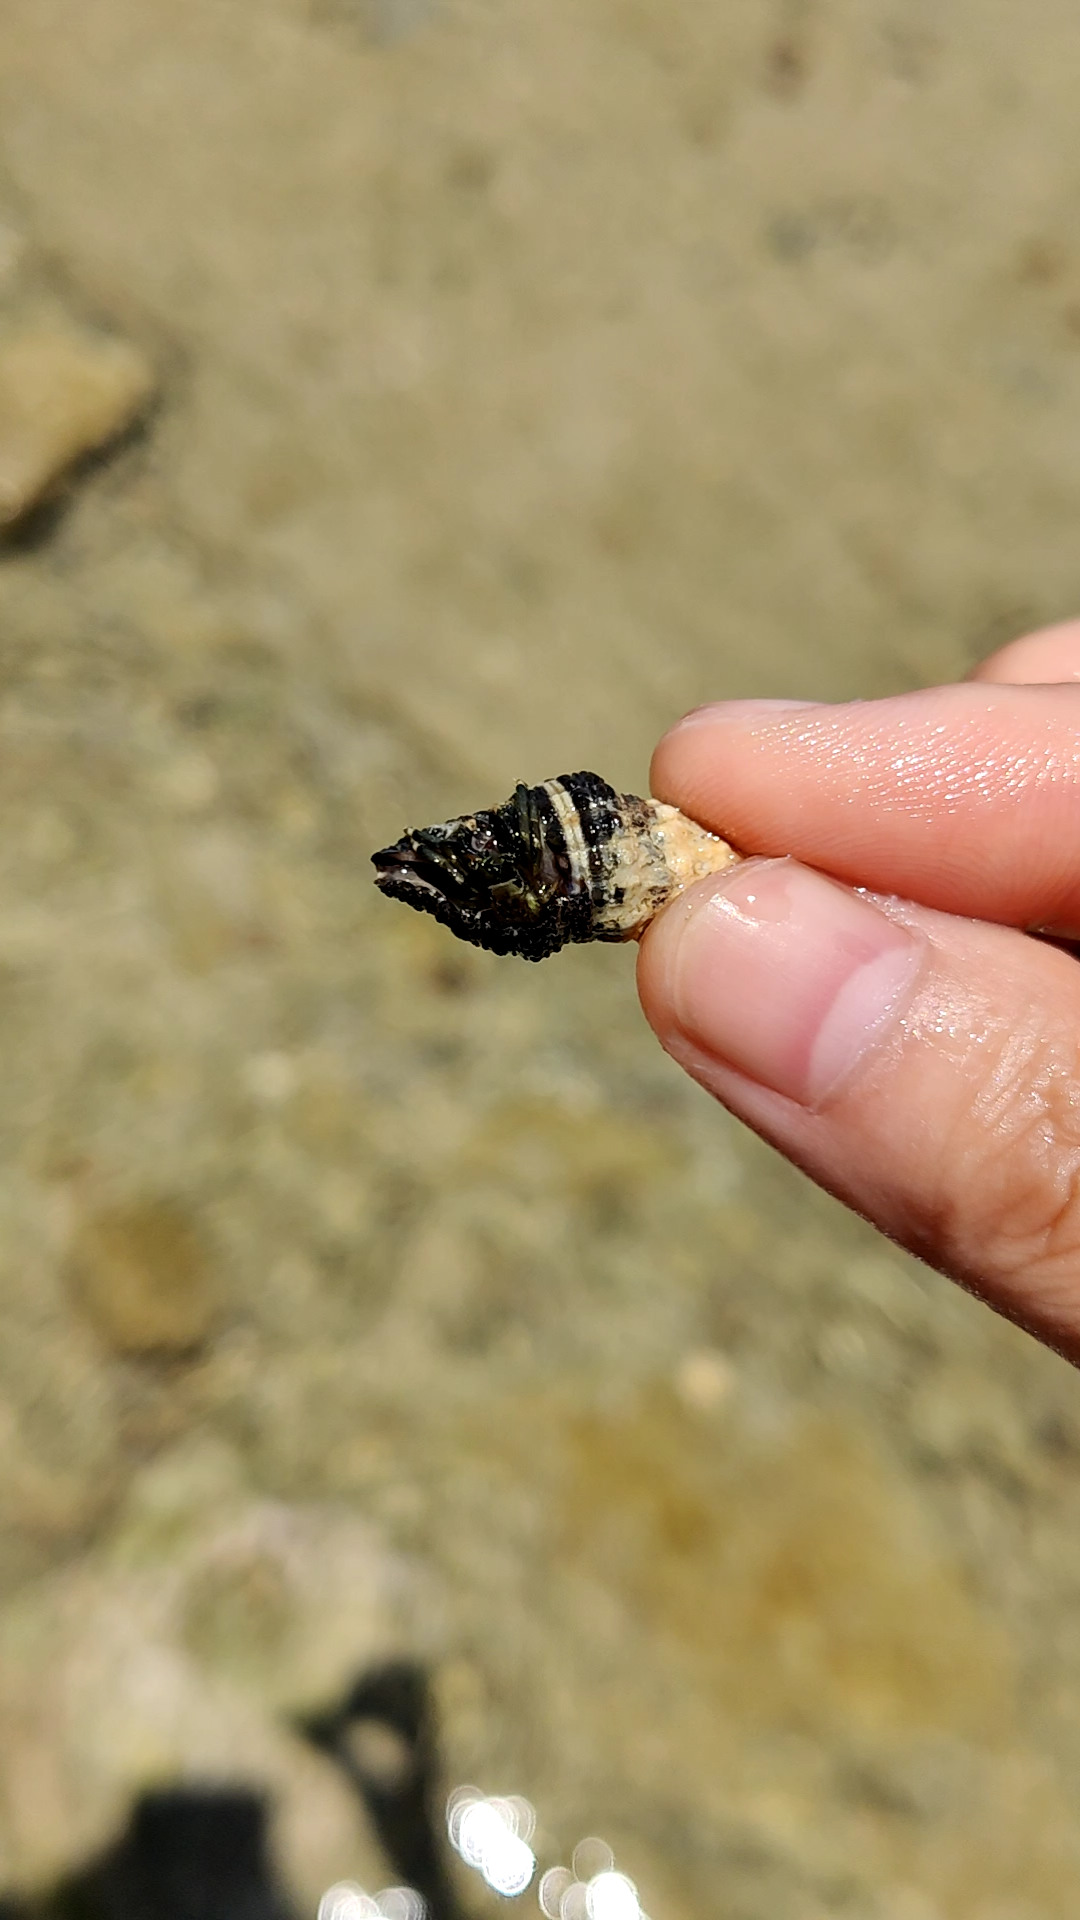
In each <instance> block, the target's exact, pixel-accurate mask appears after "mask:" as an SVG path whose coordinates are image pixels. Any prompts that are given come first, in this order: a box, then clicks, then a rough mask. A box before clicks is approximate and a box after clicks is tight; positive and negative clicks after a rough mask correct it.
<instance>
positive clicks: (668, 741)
mask: <svg viewBox="0 0 1080 1920" xmlns="http://www.w3.org/2000/svg"><path fill="white" fill-rule="evenodd" d="M822 704H823V702H821V701H820V700H712V701H709V702H707V703H706V704H705V705H704V706H700V707H691V709H690V711H689V713H684V714H683V715H682V717H681V719H679V720H676V722H675V724H674V726H671V727H669V728H668V730H667V732H666V733H665V734H664V735H663V736H662V737H661V739H660V742H659V744H658V746H657V747H656V750H655V752H654V753H653V756H652V760H651V762H650V764H649V791H650V793H652V794H653V795H654V796H655V798H656V799H657V800H666V801H670V802H671V803H672V804H673V805H675V806H685V804H686V797H687V774H688V772H689V774H690V778H691V780H692V781H693V780H694V779H695V777H696V775H697V772H698V768H699V766H700V764H701V752H702V747H703V746H706V753H707V755H708V756H710V757H711V754H712V751H713V748H714V747H715V746H718V745H720V743H721V742H722V740H723V739H724V737H725V735H726V736H727V738H728V741H729V743H733V736H734V734H735V733H736V732H738V733H741V734H743V735H745V734H746V733H748V732H749V731H751V730H752V728H753V726H754V724H755V722H760V721H769V720H771V719H776V718H782V716H783V715H784V714H785V713H792V712H795V711H797V710H798V709H805V708H807V707H819V706H821V705H822ZM706 743H707V745H706Z"/></svg>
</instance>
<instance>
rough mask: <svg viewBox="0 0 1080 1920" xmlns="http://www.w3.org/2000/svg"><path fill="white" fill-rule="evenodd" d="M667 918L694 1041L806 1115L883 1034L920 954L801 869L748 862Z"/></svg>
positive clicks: (849, 897)
mask: <svg viewBox="0 0 1080 1920" xmlns="http://www.w3.org/2000/svg"><path fill="white" fill-rule="evenodd" d="M680 914H681V919H680ZM664 918H665V919H667V926H666V927H664V928H663V931H664V937H665V938H671V939H672V940H673V941H674V943H675V947H674V952H673V954H672V955H671V957H670V958H669V961H668V966H669V981H670V986H671V994H672V1002H673V1010H674V1013H675V1018H676V1020H677V1022H678V1025H679V1028H680V1029H681V1031H682V1033H683V1034H684V1036H685V1037H686V1039H688V1040H689V1041H690V1042H691V1043H692V1045H693V1046H695V1047H696V1048H698V1049H699V1050H700V1051H702V1052H704V1053H706V1054H710V1055H712V1056H713V1057H714V1058H715V1059H717V1060H719V1061H723V1062H725V1063H726V1064H727V1065H728V1066H732V1067H735V1068H737V1069H738V1071H739V1072H741V1073H745V1074H747V1075H749V1077H750V1078H751V1079H752V1080H756V1081H758V1082H759V1083H760V1085H762V1086H766V1087H772V1088H773V1089H774V1090H775V1092H777V1093H782V1094H785V1095H786V1096H787V1098H788V1099H789V1100H797V1101H798V1102H799V1103H800V1105H802V1106H805V1107H817V1106H820V1105H821V1104H822V1102H823V1101H825V1100H827V1099H828V1097H829V1096H830V1094H833V1093H835V1092H837V1091H838V1090H839V1088H840V1087H841V1086H842V1085H843V1083H844V1081H845V1080H847V1079H848V1077H849V1076H850V1075H851V1073H852V1072H853V1071H854V1069H855V1068H856V1067H857V1066H858V1064H859V1062H860V1060H861V1059H862V1058H863V1056H864V1055H865V1054H866V1053H867V1052H868V1051H869V1050H870V1049H871V1048H872V1047H873V1046H874V1044H875V1042H876V1041H877V1040H879V1039H880V1038H881V1037H882V1035H883V1032H884V1030H885V1029H886V1028H887V1027H888V1026H889V1024H890V1022H891V1018H892V1017H893V1016H894V1015H895V1014H896V1013H898V1012H900V1011H901V1010H902V1008H903V1007H904V1006H905V1005H906V1003H907V1000H908V998H909V994H910V989H911V986H912V984H913V982H914V979H915V975H916V973H917V972H918V969H919V965H920V961H921V959H922V955H923V951H924V947H923V942H922V940H921V939H920V938H919V937H918V936H917V935H914V934H912V933H910V932H909V931H908V929H907V928H906V927H901V926H897V925H896V924H895V923H894V922H893V921H891V920H888V919H886V917H885V915H884V914H883V913H881V912H880V911H879V910H878V908H877V907H875V906H872V905H871V903H870V902H869V901H868V900H866V899H864V898H863V897H862V896H861V895H860V894H857V893H852V892H850V891H849V890H848V889H847V888H845V887H840V886H837V885H836V884H835V883H834V882H833V881H831V880H826V879H825V878H824V877H823V876H822V875H821V874H819V873H814V872H813V871H812V870H811V869H810V868H808V867H801V866H799V865H798V864H797V862H795V861H793V860H748V861H746V862H745V863H744V864H743V865H741V866H738V867H735V868H733V869H731V870H730V872H729V873H728V874H726V875H725V876H724V877H723V878H722V879H721V880H719V881H718V882H717V883H714V885H713V887H712V890H711V891H710V892H705V893H703V891H702V889H700V888H698V889H697V890H696V892H695V893H694V894H691V895H689V896H688V898H687V901H686V903H685V905H684V906H683V907H682V908H681V909H680V906H679V905H676V906H675V907H674V909H673V910H672V912H671V916H670V919H668V917H667V916H665V917H664ZM661 925H662V926H663V922H662V923H661Z"/></svg>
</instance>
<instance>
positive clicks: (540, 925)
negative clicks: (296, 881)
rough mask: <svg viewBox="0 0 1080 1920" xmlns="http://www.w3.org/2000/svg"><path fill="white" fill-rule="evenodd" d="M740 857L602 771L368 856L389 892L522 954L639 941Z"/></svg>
mask: <svg viewBox="0 0 1080 1920" xmlns="http://www.w3.org/2000/svg"><path fill="white" fill-rule="evenodd" d="M739 858H740V855H739V854H737V853H736V852H735V850H734V848H732V847H730V846H729V845H728V843H727V841H726V840H721V839H720V837H719V835H717V834H715V833H708V832H707V831H706V829H705V828H704V827H699V826H698V825H697V823H696V821H694V820H688V819H687V817H686V815H685V814H683V813H680V812H679V810H678V808H677V807H669V806H665V805H663V803H662V802H661V801H659V800H641V799H639V798H638V797H637V795H636V794H632V793H616V791H615V789H614V787H609V786H608V784H607V781H606V780H601V778H600V776H599V774H595V773H564V774H560V776H559V778H558V779H556V780H544V781H542V782H541V784H540V785H539V786H538V787H527V786H524V785H519V786H517V787H516V788H515V790H514V793H513V794H512V796H511V798H510V799H509V800H506V801H504V802H503V804H502V805H501V806H498V807H489V808H487V809H485V810H484V811H482V812H479V813H466V814H463V815H462V816H461V817H460V818H459V819H457V820H445V821H443V822H442V823H441V825H439V826H434V827H418V828H413V829H411V830H410V831H409V832H408V833H405V834H403V835H402V838H401V839H400V840H397V841H395V843H394V845H393V846H392V847H384V848H383V849H382V850H381V852H379V853H376V854H373V855H372V860H373V862H374V865H375V868H376V875H375V884H376V886H378V887H380V888H381V889H382V891H383V893H385V894H388V895H389V896H390V897H391V899H394V900H404V901H405V902H406V904H407V905H408V906H410V907H417V908H419V909H420V911H421V912H423V913H430V914H433V915H434V916H435V918H436V920H441V921H442V923H443V925H444V926H446V927H449V928H450V931H451V933H456V934H457V936H458V939H459V940H468V941H471V943H472V945H473V946H476V947H487V948H488V950H489V951H490V952H491V953H514V954H518V955H519V956H520V958H521V959H523V960H544V959H546V958H547V956H548V954H549V953H557V952H558V950H559V948H560V947H565V946H568V945H569V944H570V943H571V942H576V941H586V940H639V939H640V938H641V935H642V934H643V933H644V931H645V928H646V927H647V926H648V924H649V922H650V920H651V919H652V918H653V916H654V915H655V914H657V913H658V912H659V911H660V908H661V907H662V906H664V905H665V904H666V902H667V901H669V900H671V899H673V898H674V896H675V895H676V894H677V893H681V892H682V890H683V888H684V887H687V886H689V885H690V884H691V882H692V881H694V880H701V879H703V878H704V876H705V875H706V874H709V873H717V872H719V871H720V869H721V868H723V867H728V866H731V865H732V864H733V862H735V861H736V860H738V859H739Z"/></svg>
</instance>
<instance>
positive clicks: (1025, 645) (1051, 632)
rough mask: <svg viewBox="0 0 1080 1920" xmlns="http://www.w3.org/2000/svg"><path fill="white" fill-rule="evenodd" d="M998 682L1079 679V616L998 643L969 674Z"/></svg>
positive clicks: (1014, 683)
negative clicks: (1005, 643)
mask: <svg viewBox="0 0 1080 1920" xmlns="http://www.w3.org/2000/svg"><path fill="white" fill-rule="evenodd" d="M967 677H968V679H969V680H974V681H985V682H988V683H990V684H995V685H998V686H1029V687H1030V686H1057V685H1060V684H1061V683H1062V682H1063V681H1070V680H1080V620H1063V621H1061V622H1059V623H1058V624H1057V625H1056V626H1052V627H1040V628H1039V629H1038V631H1037V632H1035V633H1027V634H1025V635H1024V636H1023V638H1022V639H1020V640H1011V641H1010V642H1009V644H1008V646H1007V647H999V648H998V651H997V652H996V653H992V654H991V655H990V656H989V658H988V659H986V660H981V661H980V662H979V664H978V666H977V667H973V668H972V671H971V672H970V673H969V674H968V676H967Z"/></svg>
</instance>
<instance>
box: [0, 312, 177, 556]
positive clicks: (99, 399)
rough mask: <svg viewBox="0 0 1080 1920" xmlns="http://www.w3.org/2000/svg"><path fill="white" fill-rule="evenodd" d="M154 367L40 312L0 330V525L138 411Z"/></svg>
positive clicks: (129, 349)
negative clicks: (0, 331)
mask: <svg viewBox="0 0 1080 1920" xmlns="http://www.w3.org/2000/svg"><path fill="white" fill-rule="evenodd" d="M154 385H155V381H154V374H153V370H152V368H151V366H150V364H149V362H148V361H147V359H146V357H145V355H143V354H142V353H141V352H140V351H139V350H138V348H136V347H134V346H132V345H131V344H130V342H128V341H126V340H121V339H118V338H115V337H110V336H108V335H106V334H102V333H97V332H94V331H92V330H91V329H89V328H86V327H81V326H77V325H76V324H74V323H73V322H72V321H71V320H70V319H69V318H68V317H67V316H64V315H60V314H56V313H46V314H39V315H37V316H33V317H29V318H24V319H23V320H22V321H21V322H14V323H12V324H11V325H10V326H9V327H8V328H6V329H5V330H4V331H3V332H2V333H0V528H3V527H5V526H8V527H10V526H14V525H16V524H17V523H18V522H19V521H20V520H23V519H25V517H26V515H27V514H29V513H31V512H32V511H33V509H34V508H35V507H37V506H40V505H41V504H42V503H43V502H45V501H47V500H48V499H50V498H51V497H52V496H53V495H54V494H55V493H56V491H57V489H58V488H59V486H60V485H61V483H62V482H63V480H64V479H65V478H66V477H67V476H68V474H69V473H70V472H71V470H72V469H73V468H74V467H75V466H76V465H77V464H78V462H79V461H80V460H83V459H85V458H86V457H87V456H88V455H89V454H93V453H97V452H98V451H100V449H101V448H103V447H106V446H108V445H109V444H110V442H112V441H114V440H116V439H117V438H118V437H119V436H120V435H121V434H122V433H123V432H124V431H125V430H126V429H127V428H128V427H130V426H131V425H132V423H133V422H134V421H135V420H136V419H137V418H138V416H139V414H140V413H142V412H143V410H144V409H145V407H146V406H147V404H148V403H149V401H150V398H151V396H152V394H153V391H154Z"/></svg>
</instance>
